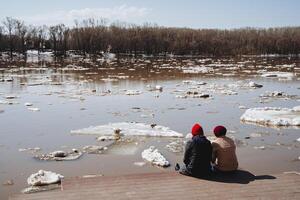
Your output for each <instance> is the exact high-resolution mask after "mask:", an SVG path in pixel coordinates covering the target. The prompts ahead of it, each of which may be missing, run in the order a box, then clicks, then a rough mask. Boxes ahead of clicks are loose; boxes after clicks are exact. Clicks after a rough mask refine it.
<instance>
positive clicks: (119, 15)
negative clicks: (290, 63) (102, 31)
mask: <svg viewBox="0 0 300 200" xmlns="http://www.w3.org/2000/svg"><path fill="white" fill-rule="evenodd" d="M5 17H13V18H18V19H21V20H23V21H25V22H26V23H27V24H33V25H42V24H46V25H53V24H58V23H64V24H67V25H68V26H73V25H74V20H75V19H78V20H82V19H87V18H90V17H92V18H96V19H100V18H105V19H107V21H108V22H114V21H121V22H127V23H134V24H143V23H145V22H148V23H155V24H157V25H159V26H168V27H189V28H219V29H232V28H242V27H255V28H268V27H282V26H300V20H299V19H300V0H206V1H204V0H183V1H182V0H180V1H179V0H178V1H176V0H106V1H103V0H9V1H8V0H0V20H1V21H3V20H4V19H5Z"/></svg>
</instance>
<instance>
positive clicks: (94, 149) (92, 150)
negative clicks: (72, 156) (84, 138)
mask: <svg viewBox="0 0 300 200" xmlns="http://www.w3.org/2000/svg"><path fill="white" fill-rule="evenodd" d="M82 149H83V151H84V152H87V153H89V154H102V153H103V151H105V150H107V147H105V146H97V145H87V146H85V147H83V148H82Z"/></svg>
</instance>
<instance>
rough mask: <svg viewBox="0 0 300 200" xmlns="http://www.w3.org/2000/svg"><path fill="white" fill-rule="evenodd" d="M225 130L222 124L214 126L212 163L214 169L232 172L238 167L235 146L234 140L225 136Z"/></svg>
mask: <svg viewBox="0 0 300 200" xmlns="http://www.w3.org/2000/svg"><path fill="white" fill-rule="evenodd" d="M226 132H227V130H226V128H225V127H224V126H216V127H215V128H214V134H215V136H216V137H217V138H216V139H215V140H214V141H213V142H212V148H213V153H212V163H213V165H214V169H215V170H216V171H220V172H232V171H235V170H237V168H238V160H237V156H236V152H235V151H236V146H235V144H234V141H233V140H232V139H231V138H229V137H227V136H226Z"/></svg>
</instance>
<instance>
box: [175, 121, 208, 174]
mask: <svg viewBox="0 0 300 200" xmlns="http://www.w3.org/2000/svg"><path fill="white" fill-rule="evenodd" d="M192 136H193V137H192V139H191V140H189V141H188V142H187V143H186V147H185V153H184V158H183V162H184V164H185V167H183V169H181V170H180V173H181V174H184V175H188V176H194V177H205V176H208V175H210V173H211V159H212V146H211V143H210V141H209V140H208V139H206V137H205V136H204V133H203V129H202V127H201V126H200V125H199V124H195V125H194V126H193V128H192Z"/></svg>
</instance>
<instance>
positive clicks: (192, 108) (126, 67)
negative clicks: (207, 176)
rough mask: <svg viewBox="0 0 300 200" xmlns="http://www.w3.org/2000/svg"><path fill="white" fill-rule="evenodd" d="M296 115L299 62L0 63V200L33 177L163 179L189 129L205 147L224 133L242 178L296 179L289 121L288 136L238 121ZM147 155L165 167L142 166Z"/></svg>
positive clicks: (296, 154) (294, 136)
mask: <svg viewBox="0 0 300 200" xmlns="http://www.w3.org/2000/svg"><path fill="white" fill-rule="evenodd" d="M266 94H268V95H266ZM283 94H284V95H283ZM299 105H300V62H299V58H278V57H271V58H265V57H255V58H252V57H242V58H240V59H232V58H205V59H204V58H167V59H159V58H156V59H153V58H151V59H146V58H143V59H142V58H141V59H133V58H120V59H118V60H113V61H110V62H100V61H97V60H93V59H86V58H85V59H83V58H82V59H77V60H65V61H63V62H62V61H59V62H58V61H56V62H55V61H51V62H49V61H35V62H27V63H22V62H16V61H14V62H8V61H5V60H2V61H1V63H0V183H1V185H0V199H7V198H8V196H9V195H11V194H15V193H19V192H20V191H21V190H22V189H24V188H26V187H27V178H28V177H29V176H30V175H31V174H33V173H36V172H38V171H39V170H40V169H43V170H47V171H52V172H56V173H59V174H61V175H63V176H64V177H72V176H94V175H95V176H98V175H99V176H100V175H103V176H111V175H113V176H115V175H121V174H130V173H144V172H158V171H173V170H174V166H175V164H176V163H177V162H178V163H182V157H183V149H184V148H183V147H184V143H185V141H186V140H187V139H185V136H186V135H187V134H188V133H189V132H190V128H191V127H192V125H193V124H194V123H196V122H198V123H200V124H201V125H202V126H203V128H204V131H205V134H206V135H207V137H208V138H209V139H214V136H213V134H212V130H213V128H214V126H216V125H224V126H226V128H227V130H228V133H227V134H228V136H230V137H232V138H234V140H235V142H236V144H237V146H238V147H237V155H238V159H239V164H240V168H242V169H244V170H248V171H251V172H252V173H254V174H257V175H259V174H274V173H275V174H276V173H283V172H286V171H299V169H300V149H299V147H300V142H299V141H300V139H299V138H300V134H299V130H300V126H297V123H296V122H297V120H298V119H299V112H298V111H297V112H295V113H293V116H289V117H290V118H289V120H294V121H293V122H295V123H294V124H296V125H295V126H265V125H264V124H267V123H255V120H254V123H253V122H251V123H249V122H245V121H241V119H240V118H241V116H242V115H243V114H244V113H245V111H246V110H247V109H250V108H257V107H262V108H265V107H276V108H288V109H292V108H294V107H296V106H299ZM295 120H296V121H295ZM132 123H138V124H135V125H134V126H133V125H132ZM120 124H122V127H121V126H120V127H119V128H120V130H119V133H118V130H117V131H116V129H117V127H115V126H118V125H120ZM136 126H137V128H136ZM124 127H125V128H124ZM132 127H135V129H134V130H132V129H130V128H132ZM143 127H145V128H143ZM127 128H128V129H127ZM122 129H123V131H122ZM125 129H126V131H125ZM155 131H157V132H155ZM162 131H163V132H162ZM116 132H117V134H119V135H117V136H116V135H115V134H116ZM123 133H124V134H123ZM158 133H159V134H158ZM162 133H163V134H162ZM143 134H144V135H143ZM151 146H153V148H156V149H158V151H159V152H160V153H161V155H163V156H164V158H165V159H166V160H167V161H165V160H164V162H168V164H170V166H169V165H166V166H169V167H158V166H157V165H154V164H151V162H149V161H148V160H147V159H143V158H142V155H141V154H142V152H143V151H144V150H146V149H148V148H150V147H151ZM54 154H55V155H54ZM65 154H66V155H65ZM74 154H75V156H74ZM77 155H80V156H77ZM67 156H70V157H67ZM61 157H64V158H65V157H66V158H68V159H62V158H61ZM37 158H39V159H37ZM41 158H42V159H41Z"/></svg>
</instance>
